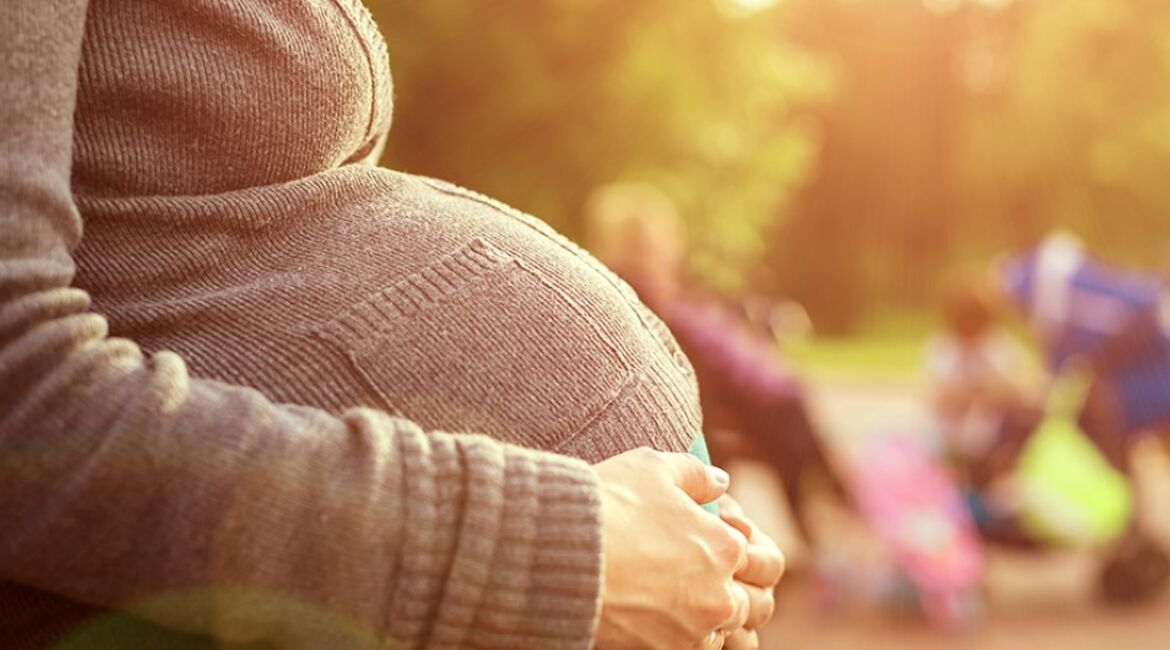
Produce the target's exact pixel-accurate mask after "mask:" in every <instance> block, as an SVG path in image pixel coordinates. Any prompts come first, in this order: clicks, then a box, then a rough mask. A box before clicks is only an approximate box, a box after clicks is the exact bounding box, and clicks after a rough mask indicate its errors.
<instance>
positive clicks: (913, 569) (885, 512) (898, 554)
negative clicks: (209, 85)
mask: <svg viewBox="0 0 1170 650" xmlns="http://www.w3.org/2000/svg"><path fill="white" fill-rule="evenodd" d="M859 460H860V463H859V464H858V466H857V473H856V476H857V480H856V482H855V484H854V485H855V488H856V490H857V502H858V504H859V505H860V509H861V512H862V515H863V516H864V517H865V518H866V520H867V521H868V522H869V524H870V525H871V526H872V527H873V529H874V530H875V532H876V533H877V534H878V536H879V537H880V538H881V539H882V541H883V542H884V543H885V544H886V545H887V547H888V548H889V551H890V554H891V555H892V557H893V558H894V560H895V561H896V562H897V563H898V565H899V568H900V569H901V570H902V572H904V573H905V575H906V577H907V578H908V579H909V581H910V582H911V583H912V584H913V586H914V588H915V590H916V591H917V595H918V599H919V601H920V602H921V605H922V609H923V612H924V613H925V614H926V616H927V618H928V619H930V621H931V622H933V623H936V624H939V625H943V626H947V627H955V626H960V625H963V624H965V623H968V622H970V619H971V618H972V617H973V616H974V615H975V610H976V608H977V606H978V603H979V594H980V586H981V584H982V581H983V572H984V554H983V546H982V543H981V541H980V540H979V537H978V534H977V532H976V529H975V525H974V522H973V521H972V519H971V515H970V512H969V510H968V509H967V506H966V504H965V503H964V501H963V498H962V495H961V493H960V491H959V488H958V487H957V485H956V484H955V481H954V480H953V478H952V477H951V475H950V474H949V473H948V472H947V470H946V468H945V466H944V465H943V463H942V462H941V461H940V460H939V459H937V458H936V457H935V456H934V455H933V454H932V453H931V452H930V450H929V449H928V448H927V446H926V445H925V444H924V443H921V442H918V441H917V440H915V439H914V438H911V437H909V436H905V435H892V436H883V437H880V438H877V439H875V440H873V441H872V442H871V443H870V444H869V445H868V446H867V448H866V450H865V452H864V453H863V455H862V457H861V458H860V459H859Z"/></svg>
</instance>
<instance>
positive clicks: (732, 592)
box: [594, 448, 751, 649]
mask: <svg viewBox="0 0 1170 650" xmlns="http://www.w3.org/2000/svg"><path fill="white" fill-rule="evenodd" d="M594 471H596V473H597V476H598V478H599V481H600V484H601V519H602V535H603V539H604V553H605V586H604V590H603V592H602V608H601V622H600V624H599V626H598V630H597V645H598V646H599V647H603V648H604V647H613V648H631V647H633V648H671V649H675V648H704V649H707V648H715V649H718V648H719V647H721V646H722V645H723V643H722V641H723V637H724V633H730V632H732V631H734V630H737V629H740V628H742V627H743V626H744V623H745V622H747V620H748V616H749V614H750V609H751V604H750V595H749V593H748V590H747V588H746V587H745V585H742V584H740V583H738V582H736V581H734V580H733V576H734V575H735V574H736V573H737V572H739V571H741V570H744V569H745V568H746V567H747V566H748V556H747V552H746V546H747V537H746V536H744V535H743V534H742V533H740V532H739V531H738V530H737V529H736V528H734V527H732V526H728V525H726V524H725V523H723V522H722V521H720V520H719V519H718V518H716V517H713V516H712V515H711V514H710V513H708V512H706V511H705V510H703V509H702V508H700V507H699V506H698V504H699V503H707V502H709V501H714V500H716V499H718V498H719V497H720V496H722V495H723V493H724V492H725V491H726V490H727V485H728V482H729V479H728V477H727V473H726V472H724V471H723V470H720V469H718V468H709V467H706V466H704V465H703V464H702V463H701V462H699V460H698V459H696V458H694V457H693V456H690V455H687V454H668V453H663V452H658V451H653V450H651V449H646V448H642V449H635V450H633V451H629V452H626V453H624V454H621V455H619V456H615V457H613V458H610V459H608V460H606V461H604V462H601V463H598V464H597V465H595V466H594Z"/></svg>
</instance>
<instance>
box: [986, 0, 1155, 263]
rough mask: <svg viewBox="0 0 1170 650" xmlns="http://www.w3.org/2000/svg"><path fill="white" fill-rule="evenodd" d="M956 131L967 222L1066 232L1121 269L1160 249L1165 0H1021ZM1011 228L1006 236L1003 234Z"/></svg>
mask: <svg viewBox="0 0 1170 650" xmlns="http://www.w3.org/2000/svg"><path fill="white" fill-rule="evenodd" d="M1015 9H1016V10H1015V11H1013V12H1010V13H1007V14H1004V15H1002V16H999V19H998V20H997V21H996V22H994V23H991V24H990V25H988V29H989V30H992V29H994V30H997V31H998V32H999V33H1000V34H1001V37H1000V38H999V41H998V45H999V46H1000V47H999V49H997V50H992V51H989V52H988V53H987V56H989V57H995V59H996V60H997V61H996V63H995V66H997V67H1000V68H1002V70H1003V72H1002V79H999V80H998V84H997V85H993V86H992V87H991V88H988V89H985V90H984V92H983V93H982V96H980V95H977V96H976V97H977V99H981V100H982V101H981V102H979V103H977V104H975V108H976V110H974V111H972V116H971V119H970V121H969V123H968V125H967V126H968V128H967V132H966V134H965V135H966V150H965V160H964V166H963V173H964V177H963V178H964V181H965V188H964V189H965V196H966V197H967V199H968V200H967V201H966V207H967V210H968V212H969V215H970V218H969V219H968V220H967V222H968V224H969V226H970V227H972V228H974V227H976V226H978V225H980V224H984V227H986V226H985V224H988V223H991V224H1004V225H1007V224H1014V228H1009V229H1008V232H1009V234H1011V235H1015V238H1016V239H1027V238H1032V237H1035V236H1037V235H1039V234H1040V233H1041V232H1042V231H1044V230H1046V229H1048V228H1051V227H1054V226H1063V227H1070V228H1072V229H1074V230H1076V231H1078V232H1079V233H1080V234H1081V235H1082V236H1084V237H1086V238H1087V239H1088V240H1089V241H1090V243H1091V244H1092V246H1093V248H1094V249H1096V250H1098V251H1100V252H1101V253H1102V254H1104V255H1107V256H1109V257H1111V258H1112V259H1115V260H1117V261H1119V262H1123V263H1129V264H1134V265H1139V266H1142V265H1144V266H1150V265H1154V264H1157V263H1160V262H1162V261H1163V260H1162V259H1161V257H1162V255H1164V254H1165V253H1167V252H1170V248H1167V246H1168V245H1170V184H1168V183H1167V182H1166V181H1165V178H1166V172H1167V170H1168V169H1170V85H1167V83H1166V82H1167V80H1168V79H1170V4H1167V3H1165V2H1161V1H1159V0H1135V1H1132V2H1120V1H1117V0H1112V1H1110V0H1076V1H1071V2H1039V1H1035V0H1033V1H1031V2H1021V3H1019V6H1018V7H1016V8H1015ZM1012 231H1014V232H1012Z"/></svg>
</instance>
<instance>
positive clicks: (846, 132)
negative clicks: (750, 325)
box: [772, 0, 961, 333]
mask: <svg viewBox="0 0 1170 650" xmlns="http://www.w3.org/2000/svg"><path fill="white" fill-rule="evenodd" d="M794 11H795V12H796V13H797V14H798V15H799V18H800V20H799V22H796V23H794V24H793V26H792V28H791V29H792V32H793V33H794V34H795V35H796V38H797V40H798V42H799V43H801V44H802V45H804V46H806V47H808V48H809V49H812V50H813V51H814V52H820V53H823V54H824V55H825V56H828V57H831V58H832V60H834V61H835V62H836V63H837V68H838V69H837V73H838V75H839V82H838V83H839V86H840V90H839V93H838V95H837V97H836V101H835V102H833V103H832V104H831V105H829V106H827V107H825V108H824V109H823V110H822V112H821V120H822V122H823V124H824V150H823V151H822V153H821V159H820V160H821V165H820V167H819V168H818V170H817V172H816V174H815V176H814V177H813V180H812V182H811V183H810V184H809V186H808V187H807V189H806V190H805V191H804V192H803V194H802V195H801V196H800V199H799V201H798V202H797V204H796V208H795V210H794V214H793V215H792V217H791V218H790V219H789V220H788V221H786V222H784V223H783V225H782V227H780V228H779V229H778V230H777V232H776V243H775V245H774V247H773V249H772V250H773V256H774V257H775V259H776V261H775V262H774V264H775V265H776V266H777V268H779V269H780V272H781V277H782V281H783V288H784V290H785V291H786V292H787V293H789V294H790V295H792V296H794V297H795V298H797V299H798V300H800V301H801V302H803V303H804V304H805V306H806V307H807V308H808V309H809V312H810V313H811V315H812V317H813V321H814V322H815V323H816V324H817V326H818V329H819V330H820V331H822V332H828V333H843V332H847V331H849V330H851V329H852V328H854V327H855V326H856V325H857V324H858V321H859V320H860V319H861V318H862V317H864V316H865V315H866V312H867V311H870V310H872V308H873V307H874V306H875V305H879V304H880V305H885V306H886V308H888V307H889V305H891V304H894V305H913V304H921V303H922V302H923V300H924V298H925V297H926V296H927V295H928V293H929V286H930V285H929V278H930V277H931V275H932V274H935V273H937V270H938V268H939V267H940V266H942V265H943V263H944V260H945V255H946V254H947V249H948V245H949V243H950V237H951V234H952V228H951V227H950V226H951V221H952V219H953V217H954V213H955V207H956V206H955V198H954V188H953V173H952V170H953V169H954V167H955V166H956V163H957V161H956V155H957V145H958V139H957V125H958V123H959V119H960V117H961V116H960V113H959V109H960V107H961V106H960V100H961V89H960V88H959V87H958V86H957V83H956V79H955V76H954V74H953V72H952V71H953V69H954V60H955V57H956V55H957V48H958V47H959V46H960V45H961V38H960V28H961V23H960V22H959V21H958V20H957V18H956V16H954V15H943V16H940V15H936V14H935V13H933V12H931V11H929V10H927V9H926V8H925V6H924V5H923V3H921V2H917V1H915V2H907V1H902V2H850V3H843V2H820V1H817V0H804V1H803V2H799V3H797V4H796V5H795V7H794Z"/></svg>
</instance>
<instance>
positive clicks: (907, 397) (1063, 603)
mask: <svg viewBox="0 0 1170 650" xmlns="http://www.w3.org/2000/svg"><path fill="white" fill-rule="evenodd" d="M813 384H814V386H813V388H814V389H815V395H816V400H815V403H816V411H817V413H818V415H819V418H820V419H821V420H822V422H823V423H824V425H825V427H826V428H827V429H828V430H830V431H832V434H833V436H834V441H835V444H836V445H838V447H840V448H844V449H846V450H847V449H848V448H849V447H850V446H851V445H854V444H855V443H856V441H857V440H859V439H860V438H862V437H864V436H866V435H870V434H872V433H873V432H875V431H880V430H884V429H887V428H889V427H905V426H907V425H912V424H913V423H915V422H920V421H921V420H922V417H923V415H922V413H921V410H920V408H919V407H918V404H919V403H920V400H919V399H918V391H917V389H916V387H915V386H914V385H913V382H912V381H907V380H906V378H905V377H904V376H903V377H902V378H900V379H898V380H894V381H889V380H883V379H881V378H878V377H869V378H866V377H858V376H850V377H842V376H837V377H826V376H820V377H819V378H816V379H814V381H813ZM1143 460H1144V463H1143V466H1142V468H1141V469H1142V471H1143V481H1144V482H1145V483H1147V484H1149V485H1150V486H1151V487H1150V489H1149V490H1148V492H1147V497H1148V498H1147V499H1146V503H1145V504H1144V506H1143V507H1144V509H1145V510H1147V511H1150V512H1152V513H1153V514H1154V515H1155V516H1154V520H1155V521H1156V524H1155V525H1156V526H1157V527H1158V528H1159V530H1161V531H1163V533H1165V532H1166V531H1170V525H1167V524H1168V523H1170V522H1167V521H1166V519H1167V517H1168V516H1170V464H1168V463H1166V461H1165V459H1164V457H1163V456H1161V455H1157V454H1154V453H1150V454H1149V455H1148V457H1146V458H1144V459H1143ZM732 474H733V477H734V484H735V486H736V488H737V489H738V496H739V498H740V500H741V501H742V502H743V503H744V505H745V507H746V508H747V509H748V510H749V513H751V514H752V515H753V516H754V517H755V518H756V520H757V522H758V523H759V524H760V525H761V526H763V527H764V528H765V530H768V531H769V532H771V533H773V535H774V536H775V537H777V538H779V539H781V540H784V541H783V545H784V546H785V547H786V548H788V549H790V550H791V555H792V556H793V560H794V563H795V564H798V565H800V564H803V565H804V567H803V568H804V570H803V571H799V570H798V571H797V575H795V576H793V578H792V579H790V580H788V581H786V583H785V584H784V585H783V587H782V589H781V590H780V592H779V596H778V601H779V610H778V614H777V616H776V619H775V620H774V621H773V623H772V624H771V625H770V626H769V627H768V628H767V629H766V630H765V633H764V634H763V635H762V636H763V639H762V640H763V647H764V648H765V649H776V650H780V649H784V650H794V649H802V648H809V649H815V650H836V649H862V650H868V649H870V648H872V649H875V650H881V649H883V648H891V649H892V648H897V649H899V650H903V649H904V650H918V649H923V650H925V649H933V648H948V649H949V648H955V649H962V650H1016V649H1019V650H1043V649H1046V648H1060V649H1061V650H1098V649H1100V650H1128V649H1130V648H1134V649H1141V650H1145V649H1150V650H1155V649H1161V648H1167V649H1170V598H1162V599H1161V600H1159V601H1158V602H1155V603H1152V604H1149V605H1146V606H1142V607H1139V608H1133V609H1125V610H1116V609H1109V608H1106V607H1103V606H1101V605H1100V604H1098V603H1096V602H1094V600H1093V590H1092V584H1093V582H1092V581H1093V575H1094V570H1095V567H1096V558H1095V557H1094V556H1093V555H1092V554H1091V553H1087V552H1061V553H1054V554H1048V555H1043V556H1032V555H1019V554H1008V553H1002V552H1000V553H995V554H993V555H992V557H991V558H990V563H989V567H990V568H989V575H988V580H987V604H986V608H985V614H984V616H983V618H982V622H981V623H980V624H979V625H978V626H976V627H974V628H973V629H970V630H966V631H962V632H942V631H937V630H933V629H931V628H930V627H928V626H927V625H925V624H924V623H921V622H919V621H917V620H914V619H910V618H907V617H902V618H898V617H896V616H892V615H890V614H889V612H885V611H877V610H874V609H872V608H863V607H856V606H854V607H851V608H845V609H839V610H835V611H831V610H829V609H828V608H826V607H824V606H822V605H818V604H817V602H816V600H817V598H816V593H817V592H816V587H815V580H814V579H813V578H812V577H811V575H812V573H813V572H812V571H811V570H809V560H808V556H807V555H802V554H801V553H800V551H799V548H798V547H797V546H795V545H794V544H793V543H792V542H791V541H790V532H789V530H790V528H789V526H788V524H787V521H786V517H785V515H784V514H783V513H784V505H783V501H782V500H781V499H782V498H780V497H777V494H776V493H777V491H778V487H777V486H776V484H775V482H774V480H773V479H772V477H771V476H770V475H769V474H768V472H767V471H766V470H765V469H763V468H762V466H759V465H755V464H751V463H746V464H741V465H739V466H737V467H733V468H732ZM820 525H821V526H822V527H823V528H822V530H823V532H824V533H827V534H829V535H839V536H840V538H841V539H843V540H848V543H849V544H853V545H858V544H860V545H865V544H867V543H872V541H865V540H863V539H861V538H864V537H865V532H864V529H862V530H860V531H859V530H858V528H856V527H855V526H854V525H853V524H851V523H850V522H848V521H842V520H841V518H839V517H830V518H827V519H824V520H821V522H820ZM854 538H857V539H854Z"/></svg>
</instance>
